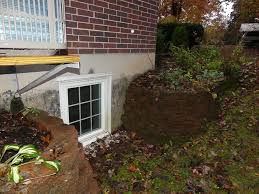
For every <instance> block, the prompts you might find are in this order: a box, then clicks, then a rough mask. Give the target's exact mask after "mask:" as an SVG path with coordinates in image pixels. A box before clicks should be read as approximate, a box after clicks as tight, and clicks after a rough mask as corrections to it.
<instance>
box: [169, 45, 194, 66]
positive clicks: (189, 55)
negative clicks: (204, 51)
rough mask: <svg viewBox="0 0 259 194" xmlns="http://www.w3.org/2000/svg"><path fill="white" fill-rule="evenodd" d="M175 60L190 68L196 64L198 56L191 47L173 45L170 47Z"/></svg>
mask: <svg viewBox="0 0 259 194" xmlns="http://www.w3.org/2000/svg"><path fill="white" fill-rule="evenodd" d="M170 49H171V52H172V55H173V56H174V59H175V62H176V63H177V64H179V65H180V66H181V67H182V68H184V69H190V68H192V67H193V66H194V65H195V64H196V61H197V59H196V56H195V54H194V53H193V52H191V51H190V50H189V49H185V48H180V47H176V46H174V45H171V47H170Z"/></svg>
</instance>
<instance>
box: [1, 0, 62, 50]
mask: <svg viewBox="0 0 259 194" xmlns="http://www.w3.org/2000/svg"><path fill="white" fill-rule="evenodd" d="M65 37H66V36H65V20H64V1H63V0H0V48H34V49H61V48H65V47H66V44H65V42H66V40H65Z"/></svg>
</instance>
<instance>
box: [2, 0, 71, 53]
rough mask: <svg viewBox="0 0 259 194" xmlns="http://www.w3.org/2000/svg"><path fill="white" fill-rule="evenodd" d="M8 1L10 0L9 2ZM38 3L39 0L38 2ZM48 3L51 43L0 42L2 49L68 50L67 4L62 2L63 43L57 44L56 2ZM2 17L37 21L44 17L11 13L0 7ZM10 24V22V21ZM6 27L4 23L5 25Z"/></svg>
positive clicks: (49, 1) (52, 0)
mask: <svg viewBox="0 0 259 194" xmlns="http://www.w3.org/2000/svg"><path fill="white" fill-rule="evenodd" d="M7 1H8V0H7ZM10 1H12V0H10ZM36 1H37V0H36ZM47 1H48V17H45V18H49V22H50V23H49V28H50V42H49V43H47V42H34V41H28V40H0V48H12V49H65V48H67V41H66V25H65V2H64V0H61V11H62V14H61V15H62V20H61V21H62V22H63V26H62V27H63V40H64V41H63V43H57V42H56V39H57V37H56V25H55V22H56V20H57V19H56V18H55V5H54V3H55V1H54V0H47ZM0 15H7V16H8V17H9V18H10V17H11V16H13V17H15V16H19V17H25V18H34V19H36V20H37V18H38V19H41V18H42V16H34V17H33V16H31V15H30V14H28V13H20V12H19V11H18V12H17V13H16V12H15V11H9V10H8V9H4V8H3V7H1V5H0ZM9 23H10V21H9ZM2 25H4V22H3V24H2Z"/></svg>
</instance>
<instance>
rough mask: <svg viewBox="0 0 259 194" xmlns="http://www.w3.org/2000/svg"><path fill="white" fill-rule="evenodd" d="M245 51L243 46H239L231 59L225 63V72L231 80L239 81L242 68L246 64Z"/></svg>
mask: <svg viewBox="0 0 259 194" xmlns="http://www.w3.org/2000/svg"><path fill="white" fill-rule="evenodd" d="M243 51H244V48H243V45H242V44H238V45H237V46H236V47H235V49H234V50H233V52H232V55H231V57H230V59H229V60H228V61H225V64H224V67H223V71H224V73H225V75H226V76H228V77H229V78H231V79H237V78H238V77H239V76H240V73H241V72H240V70H241V68H240V66H241V65H242V64H243V63H245V62H246V58H245V57H244V54H243Z"/></svg>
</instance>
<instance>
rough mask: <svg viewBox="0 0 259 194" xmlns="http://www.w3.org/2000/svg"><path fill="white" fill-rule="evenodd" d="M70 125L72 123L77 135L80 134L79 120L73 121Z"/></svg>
mask: <svg viewBox="0 0 259 194" xmlns="http://www.w3.org/2000/svg"><path fill="white" fill-rule="evenodd" d="M71 125H74V127H75V128H76V130H77V132H78V135H80V122H76V123H73V124H71Z"/></svg>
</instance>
